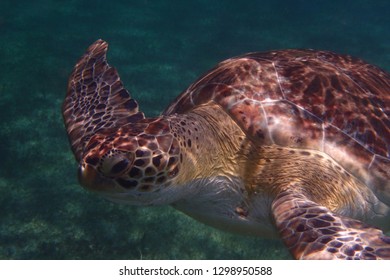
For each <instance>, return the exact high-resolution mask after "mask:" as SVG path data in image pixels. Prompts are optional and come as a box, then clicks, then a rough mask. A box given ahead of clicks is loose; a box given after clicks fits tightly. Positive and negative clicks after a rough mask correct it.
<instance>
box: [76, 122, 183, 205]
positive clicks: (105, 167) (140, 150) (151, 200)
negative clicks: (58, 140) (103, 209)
mask: <svg viewBox="0 0 390 280" xmlns="http://www.w3.org/2000/svg"><path fill="white" fill-rule="evenodd" d="M103 132H104V131H103ZM179 153H180V147H179V144H178V142H177V140H176V139H175V138H174V137H173V135H172V134H171V133H170V128H169V122H168V121H167V120H165V119H163V118H157V119H144V120H142V121H140V122H139V123H135V124H129V125H125V126H123V127H120V128H119V129H117V130H116V131H114V132H113V133H109V131H107V132H106V133H98V134H96V135H94V136H93V137H92V138H91V139H90V140H89V141H88V144H87V145H86V147H85V153H84V155H83V158H82V160H81V161H80V165H79V172H78V175H79V181H80V183H81V185H83V186H84V187H85V188H87V189H88V190H92V191H95V192H98V193H100V194H102V195H104V196H106V197H107V198H108V199H111V200H114V201H120V202H125V203H129V204H163V203H164V204H165V203H169V202H170V201H168V200H169V199H170V198H172V196H169V197H165V196H164V195H162V193H163V192H164V191H167V190H168V189H170V188H169V187H170V186H171V185H172V184H173V183H174V180H175V177H176V176H177V175H178V171H179V166H178V164H179Z"/></svg>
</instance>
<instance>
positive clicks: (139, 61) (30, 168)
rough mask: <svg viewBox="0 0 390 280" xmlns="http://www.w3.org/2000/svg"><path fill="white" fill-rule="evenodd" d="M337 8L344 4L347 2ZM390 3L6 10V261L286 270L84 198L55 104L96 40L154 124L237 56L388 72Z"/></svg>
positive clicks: (185, 223)
mask: <svg viewBox="0 0 390 280" xmlns="http://www.w3.org/2000/svg"><path fill="white" fill-rule="evenodd" d="M341 2H342V4H340V3H341ZM389 13H390V2H389V1H387V0H383V1H379V0H376V1H368V0H367V1H362V0H355V1H302V0H295V1H281V0H272V1H210V0H199V1H147V0H144V1H125V0H123V1H100V0H94V1H92V0H90V1H80V0H73V1H49V0H46V1H44V0H37V1H26V0H22V1H5V0H2V1H1V2H0V66H1V68H0V141H1V142H0V155H1V157H0V259H141V258H142V259H256V258H259V259H286V258H290V256H289V254H288V252H287V251H286V249H285V248H284V247H283V244H282V243H281V242H280V241H277V240H271V241H270V240H266V239H261V238H253V237H243V236H239V235H234V234H229V233H224V232H221V231H219V230H215V229H212V228H210V227H207V226H205V225H202V224H199V223H198V222H195V221H193V220H191V219H190V218H187V217H186V216H184V215H183V214H181V213H179V212H177V211H174V210H172V209H170V208H169V207H161V208H137V207H132V206H123V205H117V204H113V203H111V202H108V201H105V200H104V199H102V198H100V197H97V196H96V195H94V194H91V193H88V192H86V191H84V190H83V189H82V188H81V187H80V186H79V185H78V182H77V177H76V168H77V164H76V162H75V161H74V158H73V155H72V153H71V151H70V147H69V145H68V142H67V137H66V133H65V129H64V127H63V124H62V117H61V110H60V106H61V103H62V100H63V97H64V95H65V91H66V84H67V79H68V75H69V74H70V72H71V70H72V67H73V65H74V64H75V62H76V61H77V59H78V58H79V57H80V56H81V54H82V53H83V52H84V50H85V49H86V48H87V47H88V46H89V44H91V43H92V42H94V41H95V40H96V39H98V38H102V39H104V40H106V41H108V42H109V44H110V52H109V62H110V64H111V65H114V66H115V67H116V68H117V69H118V71H119V73H120V74H121V78H122V80H123V82H124V84H125V85H126V87H127V88H128V89H129V90H130V91H131V92H132V94H133V96H134V97H135V98H136V99H137V100H138V101H139V103H140V106H141V109H142V110H143V111H144V112H145V113H146V114H147V115H149V116H150V115H158V114H159V113H160V112H161V111H162V110H163V109H164V107H165V106H166V105H168V104H169V102H170V101H171V100H172V99H173V98H174V97H175V96H176V95H177V94H179V93H180V92H181V91H182V90H183V89H184V88H185V87H187V86H188V85H189V84H190V83H191V82H193V81H194V80H195V79H196V78H197V76H199V75H200V74H202V73H203V72H205V71H206V70H207V69H209V68H210V67H212V66H213V65H215V64H216V63H217V62H218V61H220V60H222V59H225V58H228V57H230V56H235V55H239V54H242V53H245V52H249V51H264V50H269V49H280V48H316V49H328V50H333V51H336V52H341V53H349V54H352V55H355V56H359V57H361V58H364V59H365V60H367V61H369V62H371V63H374V64H376V65H379V66H380V67H382V68H384V69H386V70H388V71H389V70H390V55H389V54H390V34H389V30H390V17H389V16H388V15H389Z"/></svg>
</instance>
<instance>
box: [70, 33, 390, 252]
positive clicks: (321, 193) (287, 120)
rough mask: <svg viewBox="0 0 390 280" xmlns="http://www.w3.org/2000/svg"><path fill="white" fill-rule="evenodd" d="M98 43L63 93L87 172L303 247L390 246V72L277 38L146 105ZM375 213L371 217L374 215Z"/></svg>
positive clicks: (144, 197) (199, 215)
mask: <svg viewBox="0 0 390 280" xmlns="http://www.w3.org/2000/svg"><path fill="white" fill-rule="evenodd" d="M106 52H107V43H106V42H104V41H102V40H98V41H96V42H95V43H94V44H92V45H91V46H90V47H89V49H88V50H87V52H86V53H85V54H84V56H83V57H82V58H81V59H80V61H79V62H78V63H77V64H76V66H75V68H74V71H73V73H72V74H71V76H70V79H69V84H68V92H67V96H66V98H65V101H64V104H63V115H64V120H65V126H66V128H67V132H68V135H69V140H70V143H71V145H72V150H73V152H74V154H75V157H76V160H77V161H78V162H79V163H80V166H79V179H80V182H81V184H82V185H83V186H84V187H86V188H87V189H89V190H92V191H96V192H98V193H100V194H102V195H104V196H105V197H107V198H108V199H111V200H113V201H117V202H124V203H130V204H137V205H161V204H169V205H172V206H174V207H175V208H177V209H179V210H180V211H183V212H184V213H186V214H188V215H190V216H192V217H194V218H196V219H198V220H200V221H202V222H204V223H207V224H210V225H212V226H215V227H218V228H222V229H225V230H232V231H235V232H240V233H247V234H255V235H259V236H275V234H276V231H277V232H279V234H280V236H281V238H282V239H283V241H284V242H285V244H286V246H287V247H288V248H289V250H290V252H291V253H292V254H293V256H294V257H295V258H298V259H390V238H389V237H387V236H385V235H384V234H383V232H382V231H381V230H380V229H377V228H375V227H374V226H379V227H381V228H382V229H383V230H389V229H390V218H389V215H390V207H389V205H390V158H389V154H390V76H389V74H387V73H386V72H384V71H382V70H381V69H379V68H377V67H375V66H372V65H369V64H367V63H365V62H363V61H361V60H359V59H356V58H352V57H349V56H341V55H337V54H334V53H331V52H326V51H313V50H283V51H273V52H267V53H250V54H246V55H243V56H240V57H236V58H232V59H228V60H226V61H224V62H222V63H220V64H219V65H217V66H216V67H215V68H214V69H212V70H211V71H209V72H208V73H206V74H205V75H203V76H202V77H201V78H200V79H199V80H198V81H196V82H195V83H194V84H192V85H191V86H190V87H189V88H188V89H187V90H186V91H184V92H183V93H182V94H181V95H179V96H178V97H177V99H176V100H175V101H174V102H173V103H172V104H171V105H170V106H169V107H168V108H167V109H166V110H165V111H164V112H163V114H162V115H161V116H160V117H158V118H145V116H144V114H143V113H142V112H140V111H139V108H138V103H137V102H136V101H135V100H134V99H132V98H131V96H130V94H129V92H128V91H127V90H126V89H125V88H124V86H123V84H122V83H121V81H120V78H119V75H118V73H117V71H116V70H115V68H112V67H110V66H109V65H108V64H107V61H106ZM370 224H373V225H374V226H371V225H370Z"/></svg>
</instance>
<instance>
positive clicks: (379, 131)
mask: <svg viewBox="0 0 390 280" xmlns="http://www.w3.org/2000/svg"><path fill="white" fill-rule="evenodd" d="M208 102H215V103H217V104H220V105H221V107H222V108H224V109H225V110H226V111H227V112H228V114H230V116H231V117H232V118H233V119H234V120H235V121H236V122H237V123H238V124H239V125H240V126H241V127H242V128H243V129H244V131H245V132H246V133H247V135H248V136H249V137H250V138H251V139H253V140H254V141H256V142H257V143H259V144H265V145H269V144H274V143H275V144H278V145H282V146H288V147H295V148H300V147H302V148H309V149H315V150H319V151H324V152H326V153H327V154H329V155H330V156H332V157H333V158H335V159H336V160H341V161H342V160H343V159H342V158H343V157H344V158H345V155H349V156H350V157H351V158H353V160H351V161H352V164H354V162H358V163H359V164H361V166H362V167H363V168H364V169H365V170H368V169H369V168H371V169H373V170H374V171H375V172H377V173H379V176H380V177H382V178H387V179H388V180H390V168H389V166H390V159H389V156H390V75H389V74H387V73H386V72H384V71H382V70H381V69H379V68H377V67H375V66H372V65H369V64H367V63H365V62H363V61H362V60H359V59H356V58H352V57H350V56H342V55H337V54H334V53H332V52H327V51H313V50H283V51H273V52H268V53H250V54H247V55H243V56H240V57H236V58H232V59H228V60H226V61H224V62H222V63H220V64H219V65H218V66H217V67H216V68H214V69H213V70H212V71H210V72H208V73H207V74H206V75H204V76H203V77H201V78H200V79H199V80H198V81H196V82H195V83H194V84H192V85H191V86H190V87H189V88H188V89H187V90H186V91H185V92H183V93H182V94H181V95H180V96H178V98H177V99H176V100H175V101H174V102H173V103H172V104H171V105H170V106H169V107H168V108H167V109H166V111H165V112H164V114H173V113H185V112H188V111H190V110H191V109H192V108H193V107H195V106H200V105H202V104H207V103H208Z"/></svg>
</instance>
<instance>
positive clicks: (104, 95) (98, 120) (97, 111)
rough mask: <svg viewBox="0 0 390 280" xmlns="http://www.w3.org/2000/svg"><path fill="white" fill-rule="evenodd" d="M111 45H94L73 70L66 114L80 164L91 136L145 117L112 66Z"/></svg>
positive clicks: (99, 42)
mask: <svg viewBox="0 0 390 280" xmlns="http://www.w3.org/2000/svg"><path fill="white" fill-rule="evenodd" d="M107 49H108V44H107V43H106V42H105V41H103V40H97V41H96V42H95V43H93V44H92V45H91V46H90V47H89V48H88V50H87V51H86V52H85V54H84V55H83V56H82V57H81V58H80V60H79V62H78V63H77V64H76V66H75V67H74V69H73V72H72V74H71V75H70V77H69V82H68V91H67V94H66V98H65V100H64V103H63V106H62V114H63V117H64V121H65V126H66V129H67V132H68V136H69V141H70V143H71V145H72V150H73V153H74V154H75V156H76V159H77V161H79V160H80V158H81V156H82V151H83V149H84V147H85V145H86V144H87V142H88V140H89V139H90V137H91V136H93V135H95V134H96V133H97V132H98V131H99V130H101V129H107V128H113V127H121V126H123V125H125V124H127V123H134V122H136V121H139V120H140V119H143V118H145V116H144V114H143V113H142V112H139V110H138V103H137V102H136V101H135V100H134V99H132V98H131V96H130V94H129V92H128V91H127V90H126V89H125V88H124V86H123V84H122V82H121V80H120V78H119V75H118V73H117V71H116V69H115V68H113V67H111V66H110V65H108V63H107V60H106V53H107Z"/></svg>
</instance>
